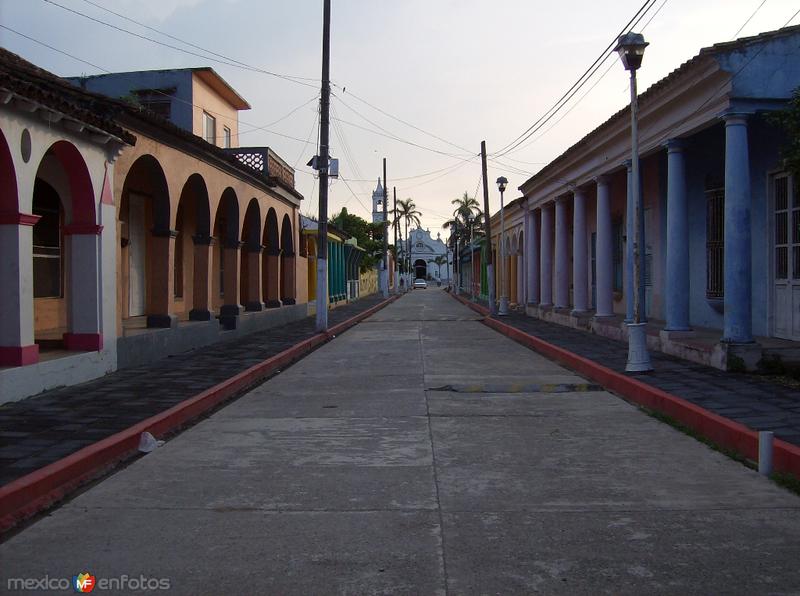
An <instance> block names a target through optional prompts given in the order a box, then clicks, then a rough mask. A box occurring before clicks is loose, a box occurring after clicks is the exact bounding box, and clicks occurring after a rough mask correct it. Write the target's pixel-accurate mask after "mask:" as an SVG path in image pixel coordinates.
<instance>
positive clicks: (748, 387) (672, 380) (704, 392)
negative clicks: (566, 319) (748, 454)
mask: <svg viewBox="0 0 800 596" xmlns="http://www.w3.org/2000/svg"><path fill="white" fill-rule="evenodd" d="M484 306H485V305H484ZM500 320H502V321H503V322H504V323H507V324H509V325H511V326H513V327H516V328H517V329H520V330H522V331H524V332H526V333H529V334H531V335H534V336H536V337H539V338H541V339H543V340H544V341H547V342H549V343H551V344H553V345H556V346H559V347H561V348H564V349H566V350H569V351H570V352H573V353H574V354H578V355H579V356H583V357H584V358H588V359H590V360H594V361H595V362H597V363H599V364H602V365H603V366H605V367H607V368H610V369H612V370H615V371H624V370H625V364H626V362H627V359H628V344H627V343H625V342H620V341H616V340H613V339H609V338H606V337H602V336H599V335H594V334H592V333H588V332H585V331H578V330H577V329H571V328H569V327H564V326H563V325H558V324H555V323H548V322H546V321H542V320H540V319H534V318H532V317H528V316H526V315H524V314H522V313H519V312H512V313H511V314H510V315H509V316H507V317H501V319H500ZM650 358H651V361H652V364H653V368H654V371H653V372H652V373H648V374H646V375H640V376H637V377H636V378H637V380H639V381H642V382H643V383H647V384H648V385H652V386H653V387H657V388H658V389H661V390H663V391H667V392H668V393H671V394H672V395H676V396H678V397H681V398H683V399H685V400H686V401H689V402H691V403H693V404H696V405H698V406H700V407H702V408H705V409H707V410H709V411H711V412H714V413H715V414H719V415H720V416H724V417H725V418H728V419H730V420H734V421H736V422H739V423H741V424H744V425H745V426H748V427H750V428H752V429H754V430H771V431H773V432H774V433H775V436H776V437H778V438H780V439H783V440H784V441H787V442H789V443H793V444H795V445H800V390H797V389H793V388H791V387H788V386H786V385H781V384H778V383H775V382H772V381H771V380H770V379H769V378H767V377H759V376H757V375H752V374H743V373H731V372H724V371H721V370H718V369H716V368H712V367H709V366H703V365H701V364H695V363H693V362H688V361H686V360H681V359H679V358H675V357H672V356H668V355H666V354H663V353H661V352H651V353H650Z"/></svg>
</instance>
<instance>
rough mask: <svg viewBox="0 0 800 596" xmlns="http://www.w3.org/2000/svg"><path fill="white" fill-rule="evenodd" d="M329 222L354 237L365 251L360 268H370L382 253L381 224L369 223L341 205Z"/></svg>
mask: <svg viewBox="0 0 800 596" xmlns="http://www.w3.org/2000/svg"><path fill="white" fill-rule="evenodd" d="M330 222H331V224H333V225H334V226H336V227H337V228H339V229H340V230H341V231H342V232H344V233H345V234H348V235H350V236H352V237H353V238H355V239H356V241H357V242H358V245H359V246H360V247H361V248H363V249H364V250H365V251H366V253H367V254H366V255H364V258H363V259H361V270H362V271H366V270H367V269H372V268H373V267H374V266H375V264H376V263H377V262H378V261H380V259H381V255H382V253H383V224H382V223H371V222H368V221H367V220H365V219H364V218H362V217H359V216H358V215H355V214H353V213H349V212H348V211H347V208H346V207H342V210H341V211H339V213H337V214H336V215H334V216H333V217H331V219H330Z"/></svg>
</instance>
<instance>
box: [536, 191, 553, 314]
mask: <svg viewBox="0 0 800 596" xmlns="http://www.w3.org/2000/svg"><path fill="white" fill-rule="evenodd" d="M540 239H541V242H540V247H541V250H540V257H541V258H540V261H539V263H540V267H539V279H541V290H540V298H539V306H553V204H552V203H550V204H548V205H545V206H544V207H542V233H541V237H540Z"/></svg>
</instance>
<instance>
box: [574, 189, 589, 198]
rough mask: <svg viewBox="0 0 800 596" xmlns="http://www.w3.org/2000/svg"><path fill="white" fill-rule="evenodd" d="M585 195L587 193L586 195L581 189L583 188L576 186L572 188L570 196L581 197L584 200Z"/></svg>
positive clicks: (584, 190)
mask: <svg viewBox="0 0 800 596" xmlns="http://www.w3.org/2000/svg"><path fill="white" fill-rule="evenodd" d="M587 194H588V193H587V191H586V189H585V188H583V187H580V186H576V187H574V188H573V189H572V196H573V197H577V196H581V197H583V198H584V199H585V198H586V195H587Z"/></svg>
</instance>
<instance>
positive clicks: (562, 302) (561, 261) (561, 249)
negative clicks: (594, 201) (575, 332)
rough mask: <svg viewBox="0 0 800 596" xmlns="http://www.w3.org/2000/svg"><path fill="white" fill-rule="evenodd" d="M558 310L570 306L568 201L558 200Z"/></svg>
mask: <svg viewBox="0 0 800 596" xmlns="http://www.w3.org/2000/svg"><path fill="white" fill-rule="evenodd" d="M553 305H554V306H555V307H556V308H567V307H568V306H569V228H568V226H567V201H566V199H565V198H564V197H560V198H558V199H556V287H555V300H554V304H553Z"/></svg>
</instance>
